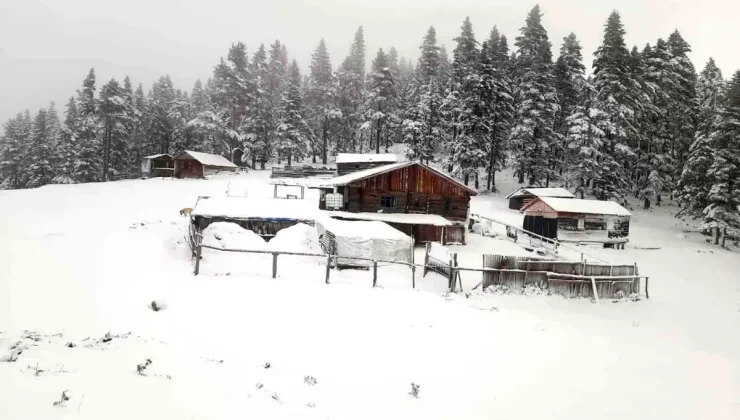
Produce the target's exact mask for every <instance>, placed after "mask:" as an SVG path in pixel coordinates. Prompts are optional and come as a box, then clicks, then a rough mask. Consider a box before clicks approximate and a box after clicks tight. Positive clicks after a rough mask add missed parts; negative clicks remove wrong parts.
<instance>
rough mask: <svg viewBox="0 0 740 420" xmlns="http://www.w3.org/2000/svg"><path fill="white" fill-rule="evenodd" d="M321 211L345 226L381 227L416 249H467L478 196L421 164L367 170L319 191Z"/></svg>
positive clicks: (328, 183)
mask: <svg viewBox="0 0 740 420" xmlns="http://www.w3.org/2000/svg"><path fill="white" fill-rule="evenodd" d="M317 188H319V189H320V190H321V194H320V201H319V208H320V209H322V210H329V211H331V213H330V215H331V217H334V218H339V219H344V220H368V221H382V222H386V223H388V224H389V225H391V226H393V227H395V228H396V229H398V230H400V231H401V232H403V233H405V234H407V235H409V236H411V237H413V238H414V241H415V242H416V243H422V242H442V243H463V244H464V243H465V221H466V219H467V218H468V212H469V209H470V197H471V196H474V195H476V194H477V192H476V191H475V190H474V189H472V188H470V187H468V186H467V185H465V184H463V183H461V182H459V181H457V180H455V179H453V178H452V177H450V176H449V175H447V174H445V173H443V172H441V171H439V170H437V169H434V168H432V167H430V166H427V165H424V164H422V163H419V162H399V163H392V164H387V165H382V166H377V167H375V168H370V169H365V170H361V171H357V172H352V173H350V174H346V175H342V176H339V177H336V178H332V179H329V180H325V181H322V182H320V183H319V184H318V185H317Z"/></svg>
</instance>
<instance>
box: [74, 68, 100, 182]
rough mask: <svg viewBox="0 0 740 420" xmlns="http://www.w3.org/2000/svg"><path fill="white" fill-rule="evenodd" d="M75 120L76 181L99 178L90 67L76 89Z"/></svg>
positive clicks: (97, 120)
mask: <svg viewBox="0 0 740 420" xmlns="http://www.w3.org/2000/svg"><path fill="white" fill-rule="evenodd" d="M76 102H77V121H76V122H75V131H76V136H75V138H76V140H75V145H76V147H75V152H76V158H75V173H74V178H75V180H76V181H78V182H92V181H97V180H99V175H100V167H101V156H100V124H99V118H98V104H97V101H96V99H95V70H94V69H90V72H89V73H88V75H87V77H85V80H84V81H83V82H82V89H81V90H78V91H77V101H76Z"/></svg>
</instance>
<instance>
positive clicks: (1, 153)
mask: <svg viewBox="0 0 740 420" xmlns="http://www.w3.org/2000/svg"><path fill="white" fill-rule="evenodd" d="M29 125H30V116H29V113H28V111H26V112H25V114H23V113H18V115H16V117H15V118H11V119H9V120H8V122H6V123H5V124H4V125H3V131H4V133H3V135H2V137H0V189H17V188H24V187H25V185H26V181H27V178H28V174H27V166H26V165H25V158H26V151H27V150H28V149H29V147H30V141H31V140H30V129H29Z"/></svg>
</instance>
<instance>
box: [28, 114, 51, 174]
mask: <svg viewBox="0 0 740 420" xmlns="http://www.w3.org/2000/svg"><path fill="white" fill-rule="evenodd" d="M47 123H48V121H47V118H46V110H45V109H40V110H39V112H38V114H36V118H34V122H33V132H32V133H31V144H30V147H29V149H28V153H27V162H26V164H27V165H28V182H27V183H26V188H37V187H40V186H42V185H46V184H48V183H49V182H51V179H52V171H51V159H50V155H51V147H50V146H51V145H50V139H49V129H48V126H47Z"/></svg>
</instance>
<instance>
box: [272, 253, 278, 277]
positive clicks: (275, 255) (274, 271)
mask: <svg viewBox="0 0 740 420" xmlns="http://www.w3.org/2000/svg"><path fill="white" fill-rule="evenodd" d="M277 259H278V253H277V252H273V253H272V278H275V277H277Z"/></svg>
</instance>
